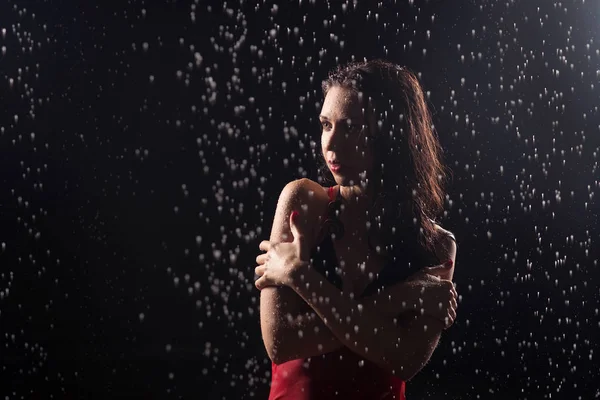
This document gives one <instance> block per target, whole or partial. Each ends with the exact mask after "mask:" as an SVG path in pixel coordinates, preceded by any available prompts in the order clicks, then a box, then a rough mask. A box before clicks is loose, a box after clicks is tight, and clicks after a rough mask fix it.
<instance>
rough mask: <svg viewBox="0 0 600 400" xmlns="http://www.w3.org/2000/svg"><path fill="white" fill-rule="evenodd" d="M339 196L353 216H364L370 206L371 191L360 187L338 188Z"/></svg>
mask: <svg viewBox="0 0 600 400" xmlns="http://www.w3.org/2000/svg"><path fill="white" fill-rule="evenodd" d="M339 190H340V195H341V196H342V198H343V199H344V205H345V206H346V207H348V208H349V209H351V210H352V213H353V214H358V215H365V214H366V211H368V210H369V209H370V207H371V204H372V190H370V188H367V189H363V188H362V187H360V186H341V185H340V186H339Z"/></svg>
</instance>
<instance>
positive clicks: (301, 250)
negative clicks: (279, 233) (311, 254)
mask: <svg viewBox="0 0 600 400" xmlns="http://www.w3.org/2000/svg"><path fill="white" fill-rule="evenodd" d="M295 215H298V214H297V212H293V213H292V214H291V215H290V229H291V231H292V238H293V241H292V242H281V243H277V244H275V245H273V246H272V245H271V243H270V242H269V241H267V240H263V241H262V242H260V245H259V248H260V249H261V250H262V251H266V253H265V254H261V255H259V256H258V257H256V263H257V264H258V266H257V267H256V268H255V269H254V272H255V273H256V274H257V275H258V276H259V278H258V279H257V280H256V282H255V286H256V288H257V289H258V290H262V289H263V288H265V287H267V286H290V287H291V286H292V284H293V282H295V279H296V278H297V277H298V276H299V274H300V273H301V271H302V270H303V268H306V267H307V266H308V262H307V261H305V260H304V257H306V254H307V251H306V247H307V244H306V243H305V240H304V236H303V235H302V234H301V233H300V231H299V230H298V226H297V225H296V223H295V221H294V216H295Z"/></svg>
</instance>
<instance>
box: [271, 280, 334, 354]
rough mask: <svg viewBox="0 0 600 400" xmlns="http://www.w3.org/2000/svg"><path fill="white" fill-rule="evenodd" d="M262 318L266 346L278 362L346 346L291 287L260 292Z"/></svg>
mask: <svg viewBox="0 0 600 400" xmlns="http://www.w3.org/2000/svg"><path fill="white" fill-rule="evenodd" d="M260 321H261V330H262V337H263V342H264V344H265V348H266V349H267V353H268V355H269V358H270V359H271V361H273V362H274V363H275V364H281V363H284V362H286V361H290V360H295V359H299V358H301V359H304V358H308V357H315V356H318V355H321V354H325V353H329V352H331V351H334V350H336V349H338V348H340V347H342V346H343V345H342V344H341V343H340V341H339V340H338V339H337V338H336V337H335V335H333V333H332V332H331V331H330V330H329V328H327V327H326V326H325V324H324V323H323V321H322V320H321V318H319V316H318V315H317V314H316V313H315V312H314V311H313V310H312V309H311V308H310V307H309V306H308V305H307V304H306V303H305V302H304V300H302V298H300V297H299V296H298V294H296V293H295V292H294V291H293V290H292V289H290V288H289V287H276V286H272V287H267V288H264V289H263V290H262V291H261V294H260Z"/></svg>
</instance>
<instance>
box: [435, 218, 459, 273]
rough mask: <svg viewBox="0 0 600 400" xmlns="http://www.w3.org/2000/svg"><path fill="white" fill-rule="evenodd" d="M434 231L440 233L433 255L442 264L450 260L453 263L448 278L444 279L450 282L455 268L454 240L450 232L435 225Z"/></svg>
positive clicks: (455, 248) (455, 246) (455, 245)
mask: <svg viewBox="0 0 600 400" xmlns="http://www.w3.org/2000/svg"><path fill="white" fill-rule="evenodd" d="M435 229H436V230H437V231H438V232H441V233H442V234H441V235H440V237H439V240H438V242H437V244H436V247H435V253H436V256H437V258H438V259H439V260H441V261H442V262H445V261H446V260H452V262H453V263H454V265H453V267H452V268H451V269H450V271H449V272H448V276H447V277H446V279H449V280H452V278H453V276H454V269H455V267H456V251H457V244H456V238H455V237H454V234H453V233H452V232H450V231H449V230H447V229H444V228H442V227H441V226H440V225H437V224H435Z"/></svg>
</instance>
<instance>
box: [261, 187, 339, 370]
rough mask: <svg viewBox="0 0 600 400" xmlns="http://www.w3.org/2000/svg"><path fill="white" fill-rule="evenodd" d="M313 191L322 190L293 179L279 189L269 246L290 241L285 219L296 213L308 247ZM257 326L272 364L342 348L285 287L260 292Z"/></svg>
mask: <svg viewBox="0 0 600 400" xmlns="http://www.w3.org/2000/svg"><path fill="white" fill-rule="evenodd" d="M311 190H312V191H313V192H312V194H311ZM316 190H322V189H321V188H320V187H318V186H317V184H316V183H314V182H311V181H310V180H308V179H298V180H295V181H293V182H290V183H288V184H287V185H286V186H285V187H284V188H283V190H282V191H281V194H280V196H279V200H278V202H277V210H276V211H275V218H274V219H273V227H272V229H271V236H270V238H269V241H270V243H271V246H273V245H275V244H276V243H280V242H290V241H291V240H292V232H291V230H290V226H289V217H290V214H291V213H292V212H293V211H294V210H297V211H299V212H300V216H299V219H298V226H299V229H300V230H301V231H302V232H303V234H304V235H305V238H306V240H307V242H308V243H310V245H311V247H312V244H313V243H314V240H315V235H314V232H313V231H314V229H313V227H314V226H317V225H318V221H317V217H315V216H318V215H320V214H321V211H322V210H319V209H317V208H318V207H317V204H318V201H316V199H315V197H316V196H317V194H316V193H314V192H315V191H316ZM260 325H261V332H262V338H263V342H264V345H265V348H266V350H267V354H268V355H269V358H270V359H271V361H273V362H274V363H275V364H281V363H283V362H285V361H289V360H293V359H297V358H307V357H311V356H316V355H319V354H324V353H328V352H330V351H333V350H335V349H337V348H340V347H341V346H342V344H341V343H340V342H339V341H338V340H337V339H336V337H335V336H334V335H333V334H332V333H331V331H330V330H329V329H328V328H327V327H326V326H325V325H324V324H323V321H321V319H320V318H319V317H318V316H317V314H316V313H315V312H314V311H313V310H312V309H311V308H310V307H309V306H308V305H307V304H306V303H305V302H304V301H303V300H302V298H300V297H299V296H298V295H297V294H296V293H295V292H294V291H293V290H292V289H290V288H289V287H286V286H270V287H266V288H264V289H262V290H261V292H260Z"/></svg>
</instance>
